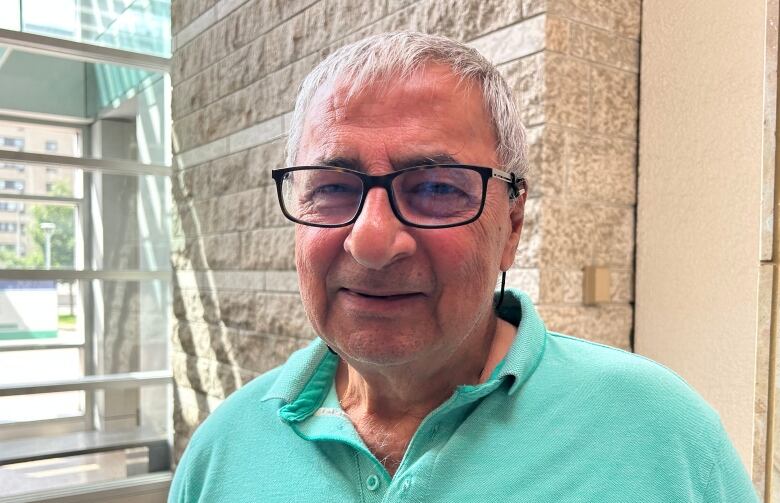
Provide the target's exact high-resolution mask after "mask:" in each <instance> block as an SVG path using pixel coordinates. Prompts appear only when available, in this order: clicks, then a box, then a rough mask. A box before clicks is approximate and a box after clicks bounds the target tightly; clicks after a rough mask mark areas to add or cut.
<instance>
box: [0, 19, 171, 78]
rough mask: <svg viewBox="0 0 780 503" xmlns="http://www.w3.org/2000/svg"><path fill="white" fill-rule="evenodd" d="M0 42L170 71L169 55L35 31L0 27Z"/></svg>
mask: <svg viewBox="0 0 780 503" xmlns="http://www.w3.org/2000/svg"><path fill="white" fill-rule="evenodd" d="M0 45H1V46H5V47H8V48H10V49H21V50H23V51H27V52H35V53H38V54H45V55H48V56H59V57H61V58H67V59H75V60H77V61H84V62H87V63H108V64H113V65H122V66H131V67H134V68H140V69H142V70H149V71H152V72H159V73H170V72H171V60H170V58H164V57H160V56H152V55H150V54H142V53H140V52H133V51H126V50H123V49H114V48H113V47H104V46H100V45H92V44H86V43H84V42H75V41H73V40H66V39H63V38H56V37H49V36H46V35H38V34H36V33H26V32H23V31H16V30H7V29H0Z"/></svg>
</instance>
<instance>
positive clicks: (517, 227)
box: [501, 188, 528, 271]
mask: <svg viewBox="0 0 780 503" xmlns="http://www.w3.org/2000/svg"><path fill="white" fill-rule="evenodd" d="M527 196H528V189H527V188H526V189H525V190H524V191H522V192H521V194H520V195H519V196H518V197H517V198H516V199H514V200H512V201H510V202H509V204H510V205H511V209H510V210H509V220H510V226H511V228H510V230H509V236H508V237H507V240H506V243H505V244H504V250H503V251H502V253H501V270H502V271H506V270H508V269H509V268H510V267H512V264H513V263H514V262H515V253H516V252H517V246H518V244H520V233H521V232H522V230H523V218H524V217H525V199H526V197H527Z"/></svg>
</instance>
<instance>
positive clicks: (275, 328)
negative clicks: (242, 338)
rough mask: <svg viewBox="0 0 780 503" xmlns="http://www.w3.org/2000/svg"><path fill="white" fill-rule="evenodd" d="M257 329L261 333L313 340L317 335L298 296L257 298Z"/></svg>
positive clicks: (263, 295)
mask: <svg viewBox="0 0 780 503" xmlns="http://www.w3.org/2000/svg"><path fill="white" fill-rule="evenodd" d="M257 303H258V309H257V311H256V315H257V318H256V325H255V326H256V328H257V331H258V332H260V333H265V334H273V335H281V336H285V337H294V338H299V339H311V338H313V337H314V336H315V335H316V334H315V333H314V329H313V328H312V327H311V325H310V324H309V320H308V318H307V317H306V313H305V311H304V310H303V305H302V304H301V298H300V296H299V295H297V294H282V293H263V294H259V295H258V298H257Z"/></svg>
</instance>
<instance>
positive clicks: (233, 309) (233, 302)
mask: <svg viewBox="0 0 780 503" xmlns="http://www.w3.org/2000/svg"><path fill="white" fill-rule="evenodd" d="M256 295H257V294H256V293H255V292H252V291H246V290H222V291H218V292H215V296H216V298H217V302H218V304H219V317H220V320H221V321H222V323H223V324H224V325H225V326H226V327H228V328H236V329H239V328H240V329H250V330H251V329H253V328H254V323H255V320H254V318H255V311H256V305H255V301H256Z"/></svg>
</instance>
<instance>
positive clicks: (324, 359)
mask: <svg viewBox="0 0 780 503" xmlns="http://www.w3.org/2000/svg"><path fill="white" fill-rule="evenodd" d="M497 314H498V316H500V317H501V318H502V319H504V320H506V321H508V322H509V323H511V324H513V325H515V326H516V327H518V330H517V335H516V336H515V340H514V342H513V343H512V346H511V347H510V349H509V352H508V353H507V355H506V357H505V358H504V361H503V362H502V364H501V367H500V369H499V371H498V373H497V375H496V376H495V378H496V379H499V380H501V379H503V378H505V377H512V379H513V382H512V384H511V386H510V388H509V393H510V394H512V393H514V392H515V391H517V390H518V389H519V388H520V387H521V386H522V385H523V383H525V382H526V381H527V380H528V378H529V377H530V376H531V375H532V374H533V372H534V370H536V367H537V366H538V364H539V362H540V361H541V358H542V353H543V352H544V347H545V342H546V340H547V330H546V328H545V326H544V323H543V322H542V320H541V318H540V317H539V314H538V313H537V312H536V309H535V308H534V305H533V303H532V302H531V299H530V298H529V297H528V296H527V295H526V294H525V293H523V292H521V291H520V290H517V289H514V288H508V289H506V292H505V294H504V300H503V302H502V303H501V306H500V307H499V308H498V311H497ZM337 364H338V357H337V356H336V355H334V354H333V353H331V352H330V351H328V347H327V345H326V344H325V342H324V341H323V340H322V339H320V338H317V339H315V340H314V341H312V342H311V344H309V345H308V346H307V347H305V348H303V349H301V350H299V351H296V352H295V353H293V354H292V356H290V358H289V359H288V360H287V363H285V364H284V366H283V367H282V368H281V371H280V373H279V376H278V377H277V378H276V381H275V382H274V384H273V386H271V388H270V389H269V390H268V392H267V393H266V394H265V396H263V398H262V400H263V401H265V400H271V399H279V400H282V401H283V402H285V403H286V404H288V406H286V407H285V415H288V416H289V418H290V419H297V420H301V419H304V418H305V417H307V416H308V415H310V414H311V413H313V412H314V411H315V410H316V409H317V407H319V406H320V404H321V403H322V401H323V400H324V399H325V396H326V395H327V391H328V389H329V386H328V385H329V384H330V381H331V380H332V379H333V374H334V373H335V371H336V367H337ZM326 384H327V385H326ZM281 412H282V411H280V413H281Z"/></svg>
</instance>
